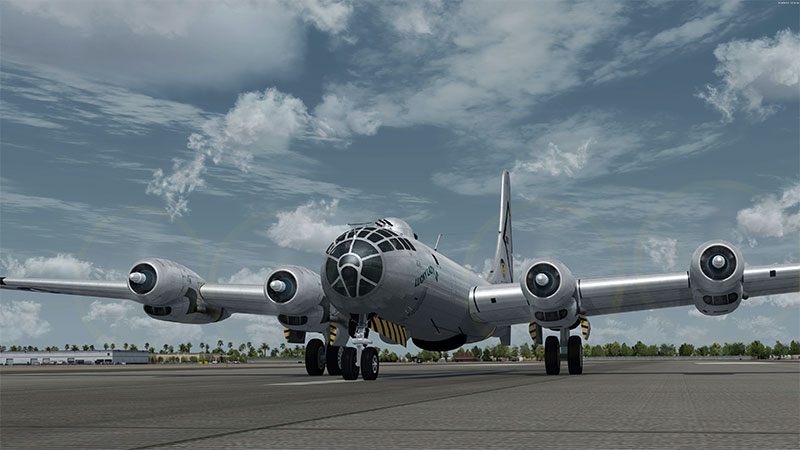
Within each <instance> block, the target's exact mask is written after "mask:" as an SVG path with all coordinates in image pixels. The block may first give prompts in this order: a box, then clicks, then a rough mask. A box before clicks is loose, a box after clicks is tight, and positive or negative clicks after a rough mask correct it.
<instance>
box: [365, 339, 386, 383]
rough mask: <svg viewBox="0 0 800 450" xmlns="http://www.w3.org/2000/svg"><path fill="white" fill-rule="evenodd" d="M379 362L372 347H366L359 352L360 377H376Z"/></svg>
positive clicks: (366, 378)
mask: <svg viewBox="0 0 800 450" xmlns="http://www.w3.org/2000/svg"><path fill="white" fill-rule="evenodd" d="M380 367H381V362H380V359H378V351H377V350H375V348H374V347H367V348H365V349H364V351H363V352H361V377H362V378H364V380H374V379H376V378H378V371H379V370H380Z"/></svg>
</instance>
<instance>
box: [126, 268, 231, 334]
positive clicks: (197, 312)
mask: <svg viewBox="0 0 800 450" xmlns="http://www.w3.org/2000/svg"><path fill="white" fill-rule="evenodd" d="M205 283H206V281H205V280H204V279H203V278H202V277H200V275H198V274H196V273H194V272H193V271H192V270H191V269H188V268H187V267H184V266H182V265H180V264H178V263H176V262H173V261H170V260H167V259H160V258H151V259H145V260H142V261H139V262H137V263H136V264H134V265H133V267H132V268H131V270H130V272H129V274H128V289H130V291H131V292H132V293H133V294H134V295H135V296H136V297H137V299H138V300H139V301H140V302H141V303H144V312H145V313H146V314H147V315H148V316H150V317H152V318H153V319H158V320H164V321H167V322H177V323H191V324H203V323H211V322H219V321H220V320H224V319H227V318H228V317H230V313H228V312H227V311H225V310H224V309H223V308H219V307H216V306H212V305H207V304H206V303H204V302H203V300H202V298H200V288H201V287H202V286H203V285H204V284H205Z"/></svg>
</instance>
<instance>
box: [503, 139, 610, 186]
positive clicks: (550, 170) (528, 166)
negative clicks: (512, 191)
mask: <svg viewBox="0 0 800 450" xmlns="http://www.w3.org/2000/svg"><path fill="white" fill-rule="evenodd" d="M594 142H595V141H594V139H591V138H590V139H587V140H586V141H584V142H583V143H582V144H581V145H580V146H578V148H577V149H576V150H575V151H574V152H572V153H570V152H566V151H561V149H559V148H558V146H557V145H556V144H554V143H552V142H550V143H548V144H547V150H546V151H544V152H543V153H542V154H541V156H539V157H538V159H537V160H536V161H534V162H523V161H517V163H516V164H515V165H514V168H513V169H512V172H514V173H518V172H532V173H545V174H547V175H550V176H554V177H555V176H559V175H566V176H568V177H574V176H575V173H576V172H577V171H579V170H581V169H582V168H583V167H584V166H585V165H586V163H587V162H588V161H589V145H591V144H593V143H594Z"/></svg>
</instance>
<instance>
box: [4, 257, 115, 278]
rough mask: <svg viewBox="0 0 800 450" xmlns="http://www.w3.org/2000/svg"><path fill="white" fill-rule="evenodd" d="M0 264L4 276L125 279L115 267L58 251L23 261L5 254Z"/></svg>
mask: <svg viewBox="0 0 800 450" xmlns="http://www.w3.org/2000/svg"><path fill="white" fill-rule="evenodd" d="M2 265H3V267H4V268H5V272H6V274H5V276H7V277H11V278H65V279H83V280H86V279H104V280H124V279H125V278H124V276H123V275H122V273H121V272H119V271H117V270H115V269H105V268H102V267H97V266H95V265H94V264H93V263H91V262H89V261H82V260H80V259H78V258H76V257H75V256H73V255H71V254H69V253H58V254H57V255H56V256H53V257H44V256H35V257H31V258H28V259H26V260H25V261H20V260H18V259H16V258H14V257H12V256H10V255H6V257H5V259H4V260H3V261H2Z"/></svg>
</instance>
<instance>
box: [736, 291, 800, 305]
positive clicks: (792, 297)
mask: <svg viewBox="0 0 800 450" xmlns="http://www.w3.org/2000/svg"><path fill="white" fill-rule="evenodd" d="M742 304H743V305H745V306H757V305H764V304H767V305H772V306H779V307H781V308H797V307H800V293H798V292H792V293H790V294H777V295H765V296H761V297H750V298H748V299H747V300H744V301H742Z"/></svg>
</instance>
